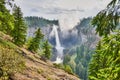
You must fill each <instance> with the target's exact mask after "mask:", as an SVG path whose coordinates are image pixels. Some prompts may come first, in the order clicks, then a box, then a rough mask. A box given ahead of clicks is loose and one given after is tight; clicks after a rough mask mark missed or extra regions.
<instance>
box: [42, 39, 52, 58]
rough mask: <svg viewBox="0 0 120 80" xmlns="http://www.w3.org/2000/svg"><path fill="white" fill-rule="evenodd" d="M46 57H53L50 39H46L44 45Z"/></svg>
mask: <svg viewBox="0 0 120 80" xmlns="http://www.w3.org/2000/svg"><path fill="white" fill-rule="evenodd" d="M43 49H44V53H45V58H47V59H50V57H51V46H50V45H49V43H48V41H47V40H46V41H45V42H44V45H43Z"/></svg>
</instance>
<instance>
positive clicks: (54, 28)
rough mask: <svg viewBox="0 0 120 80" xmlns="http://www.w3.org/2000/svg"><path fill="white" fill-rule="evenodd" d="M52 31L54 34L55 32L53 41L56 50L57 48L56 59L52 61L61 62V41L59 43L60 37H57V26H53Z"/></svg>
mask: <svg viewBox="0 0 120 80" xmlns="http://www.w3.org/2000/svg"><path fill="white" fill-rule="evenodd" d="M53 31H54V34H55V41H56V46H55V48H56V50H57V58H56V61H55V62H54V63H57V64H59V63H62V62H63V49H64V48H63V47H62V46H61V43H60V39H59V36H58V31H57V26H55V25H54V26H53Z"/></svg>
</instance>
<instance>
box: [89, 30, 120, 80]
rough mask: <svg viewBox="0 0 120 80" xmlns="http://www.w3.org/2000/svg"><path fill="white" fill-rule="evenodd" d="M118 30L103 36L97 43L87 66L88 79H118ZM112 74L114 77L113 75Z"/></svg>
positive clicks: (119, 40) (119, 68) (119, 57)
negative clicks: (94, 52) (88, 66)
mask: <svg viewBox="0 0 120 80" xmlns="http://www.w3.org/2000/svg"><path fill="white" fill-rule="evenodd" d="M119 64H120V32H116V34H113V35H110V36H108V37H104V38H103V39H102V40H101V41H100V42H99V44H98V46H97V50H96V54H94V57H93V59H92V62H91V64H90V68H89V79H90V80H93V79H92V78H93V77H94V78H96V79H98V80H101V79H107V80H109V79H111V80H117V79H118V80H119V79H120V77H119V76H120V74H119V73H120V65H119ZM113 76H114V77H113Z"/></svg>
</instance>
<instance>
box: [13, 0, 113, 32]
mask: <svg viewBox="0 0 120 80" xmlns="http://www.w3.org/2000/svg"><path fill="white" fill-rule="evenodd" d="M110 1H111V0H15V3H16V4H17V5H19V6H20V7H21V8H22V12H23V13H24V16H39V17H44V18H47V19H58V20H59V24H60V27H61V30H68V29H72V28H73V27H74V26H75V25H77V23H78V22H80V19H82V18H84V17H91V16H95V15H96V14H97V13H98V12H99V11H100V10H102V9H104V8H105V7H106V6H107V4H108V3H109V2H110Z"/></svg>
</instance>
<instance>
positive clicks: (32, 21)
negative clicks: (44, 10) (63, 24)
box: [25, 16, 59, 27]
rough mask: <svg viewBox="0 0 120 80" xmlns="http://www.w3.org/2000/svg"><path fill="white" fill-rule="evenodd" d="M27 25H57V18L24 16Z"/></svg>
mask: <svg viewBox="0 0 120 80" xmlns="http://www.w3.org/2000/svg"><path fill="white" fill-rule="evenodd" d="M25 21H26V24H27V25H28V27H47V26H48V25H53V24H54V25H59V23H58V20H48V19H45V18H42V17H37V16H28V17H25Z"/></svg>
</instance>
